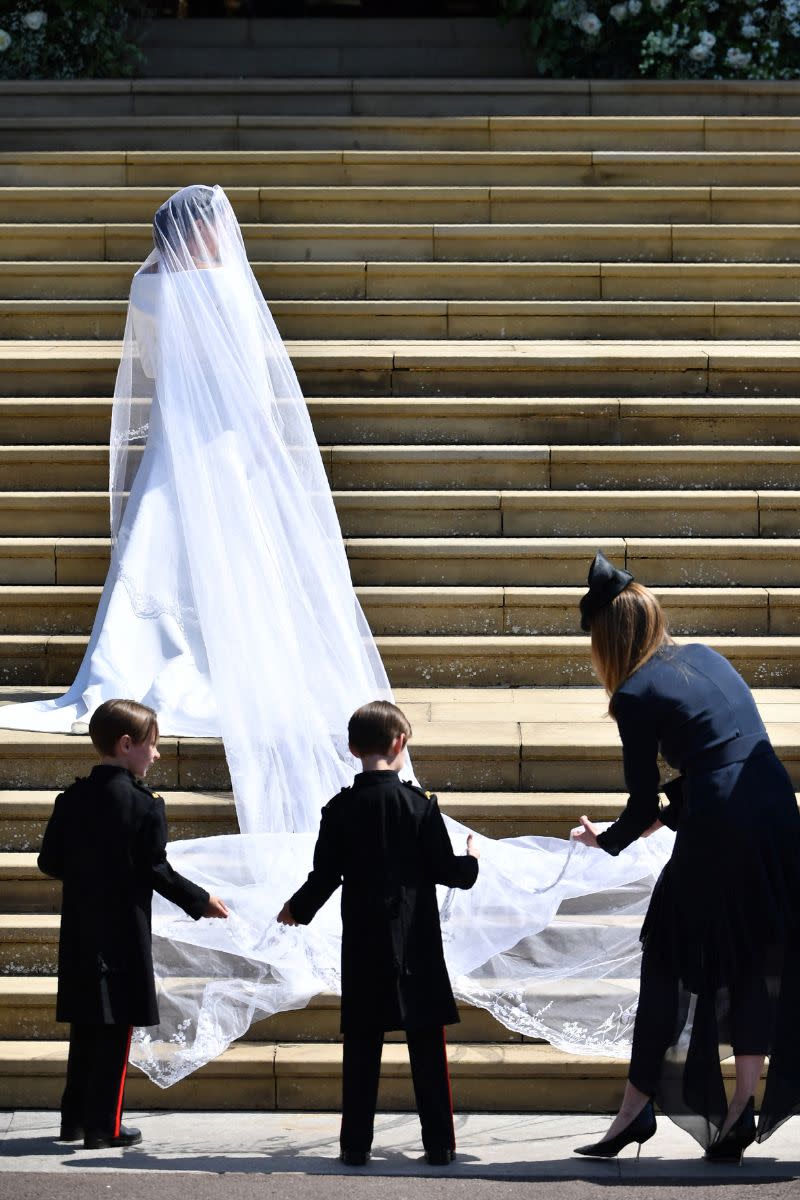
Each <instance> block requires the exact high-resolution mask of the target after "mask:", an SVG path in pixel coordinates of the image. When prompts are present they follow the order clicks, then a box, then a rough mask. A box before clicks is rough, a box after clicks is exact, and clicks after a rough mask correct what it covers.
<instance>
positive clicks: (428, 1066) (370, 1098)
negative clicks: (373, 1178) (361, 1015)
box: [339, 1025, 456, 1152]
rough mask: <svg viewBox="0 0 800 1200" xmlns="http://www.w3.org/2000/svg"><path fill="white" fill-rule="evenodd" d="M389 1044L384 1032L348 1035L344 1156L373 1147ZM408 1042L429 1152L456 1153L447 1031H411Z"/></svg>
mask: <svg viewBox="0 0 800 1200" xmlns="http://www.w3.org/2000/svg"><path fill="white" fill-rule="evenodd" d="M383 1038H384V1033H383V1030H382V1029H363V1030H361V1029H360V1030H358V1031H353V1032H349V1033H345V1035H344V1047H343V1063H342V1130H341V1134H340V1138H339V1141H340V1143H341V1147H342V1149H343V1150H352V1151H356V1152H366V1151H368V1150H369V1149H370V1147H371V1146H372V1133H373V1126H374V1122H375V1108H376V1105H377V1103H378V1080H379V1078H380V1073H381V1052H382V1050H383ZM406 1041H407V1042H408V1056H409V1058H410V1060H411V1078H412V1080H413V1083H414V1096H415V1098H416V1102H417V1112H418V1113H419V1119H420V1124H421V1125H422V1144H423V1146H424V1147H425V1149H426V1150H433V1151H435V1150H455V1148H456V1138H455V1131H454V1129H453V1099H452V1093H451V1091H450V1072H449V1070H448V1067H447V1042H446V1040H445V1033H444V1029H443V1027H442V1026H441V1025H435V1026H427V1027H425V1028H422V1029H409V1030H407V1031H406Z"/></svg>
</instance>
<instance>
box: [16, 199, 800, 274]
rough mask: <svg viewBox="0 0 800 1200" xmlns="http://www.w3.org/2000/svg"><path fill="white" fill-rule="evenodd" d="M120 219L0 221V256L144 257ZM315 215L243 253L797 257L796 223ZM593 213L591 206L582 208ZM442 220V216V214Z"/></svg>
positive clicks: (245, 225) (680, 259)
mask: <svg viewBox="0 0 800 1200" xmlns="http://www.w3.org/2000/svg"><path fill="white" fill-rule="evenodd" d="M151 215H152V214H151V213H147V214H146V219H143V220H142V221H140V222H131V221H125V222H124V223H120V222H116V223H114V222H112V223H102V222H94V223H91V222H87V221H83V222H81V223H75V222H73V223H69V222H63V221H61V222H53V221H46V220H38V221H35V222H31V221H30V220H22V219H20V220H18V221H13V222H9V220H8V218H7V217H5V216H4V220H3V221H2V222H0V260H2V261H19V260H24V261H27V260H34V261H35V260H39V259H42V260H49V261H55V260H62V261H67V262H69V261H73V260H76V261H87V260H96V261H103V260H106V261H110V262H128V261H129V260H131V259H135V260H137V262H141V261H142V260H143V259H144V258H146V257H147V255H148V254H149V253H150V250H151V249H152V245H153V234H152V227H151V224H150V220H149V217H150V216H151ZM375 215H376V214H375V212H374V208H373V211H371V212H370V214H369V216H370V218H371V220H370V222H369V223H365V222H358V221H354V219H353V216H352V214H350V216H349V219H348V220H347V221H346V222H341V221H340V222H336V223H333V224H332V223H330V222H321V221H320V220H319V217H320V212H319V211H315V212H313V213H312V214H311V217H312V218H316V220H314V219H312V220H310V221H309V222H307V223H304V222H297V221H291V222H281V223H270V222H266V221H262V222H259V223H258V224H255V223H253V222H250V221H243V222H242V234H243V237H244V241H245V246H246V249H247V252H248V254H249V256H250V258H251V259H252V260H253V261H255V262H259V261H263V260H265V259H271V260H276V261H289V262H297V261H302V260H307V261H314V262H321V263H331V262H341V261H345V262H351V261H354V260H361V259H364V258H370V259H374V260H376V261H381V262H402V263H408V262H429V261H437V262H448V261H455V262H462V261H467V262H469V261H471V262H497V261H498V260H500V261H508V262H514V261H520V262H580V263H582V262H589V263H594V262H595V261H605V262H618V263H620V264H623V265H626V264H629V263H634V262H653V263H660V264H664V265H667V264H669V263H672V262H675V263H689V264H691V263H700V264H704V263H720V264H723V265H724V264H725V263H732V264H740V263H741V264H744V265H749V264H753V263H761V262H764V263H773V264H777V265H781V264H784V263H787V262H789V263H791V262H796V261H797V260H798V259H800V225H798V224H787V223H784V224H772V223H770V224H765V223H763V222H761V223H756V224H742V223H738V224H735V223H730V224H725V225H720V224H708V223H692V224H673V223H672V222H671V221H667V222H661V223H658V222H655V223H654V222H653V221H650V222H649V223H647V224H644V223H641V222H639V223H635V224H633V223H631V222H630V215H631V214H630V213H628V214H627V220H625V221H623V220H622V219H619V218H618V219H617V220H615V221H614V222H608V221H597V220H595V222H594V223H591V224H587V223H581V222H580V221H577V220H571V221H565V220H564V217H563V214H562V213H560V212H558V213H557V214H556V216H557V217H558V218H559V220H558V222H557V223H556V222H553V221H552V220H551V221H547V222H545V223H538V224H537V223H532V222H530V221H528V222H526V223H524V224H523V223H519V222H518V221H517V222H514V223H510V222H497V221H495V222H494V223H491V224H487V223H480V222H478V223H475V222H471V223H466V222H464V221H462V222H460V223H458V224H453V223H452V219H451V220H450V221H449V222H448V223H447V224H445V223H440V222H436V223H434V221H433V220H427V221H415V222H414V223H409V221H408V220H405V221H403V222H402V223H398V222H395V223H386V222H383V223H382V224H377V223H375ZM594 216H596V214H594V213H590V214H588V217H587V219H588V218H589V217H594ZM445 220H447V215H446V214H445Z"/></svg>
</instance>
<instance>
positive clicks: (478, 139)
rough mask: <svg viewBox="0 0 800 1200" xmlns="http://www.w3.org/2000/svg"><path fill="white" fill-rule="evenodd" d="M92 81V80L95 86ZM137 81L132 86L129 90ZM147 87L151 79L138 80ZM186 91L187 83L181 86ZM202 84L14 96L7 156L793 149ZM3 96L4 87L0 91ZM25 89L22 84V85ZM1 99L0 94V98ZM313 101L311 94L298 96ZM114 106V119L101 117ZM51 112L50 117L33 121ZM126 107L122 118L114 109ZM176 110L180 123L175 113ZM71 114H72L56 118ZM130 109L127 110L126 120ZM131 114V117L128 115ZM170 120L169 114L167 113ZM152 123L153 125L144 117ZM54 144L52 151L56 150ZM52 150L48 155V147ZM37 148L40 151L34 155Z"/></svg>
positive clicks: (764, 129) (796, 124) (776, 126)
mask: <svg viewBox="0 0 800 1200" xmlns="http://www.w3.org/2000/svg"><path fill="white" fill-rule="evenodd" d="M95 82H98V81H95ZM140 82H145V81H139V80H134V81H133V83H134V87H135V86H136V85H137V84H138V83H140ZM147 82H150V81H147ZM184 82H185V83H188V82H190V81H184ZM220 82H222V83H223V84H224V82H225V81H217V80H213V81H208V85H209V86H208V90H207V91H205V92H201V91H198V90H197V89H196V88H193V87H191V86H189V87H186V88H185V90H183V91H177V90H173V91H172V92H170V93H161V94H158V93H156V92H149V93H148V92H138V93H137V92H134V93H131V94H129V95H127V96H123V94H122V93H116V94H106V95H105V96H103V95H102V94H99V93H94V94H92V93H85V94H84V97H83V99H84V104H85V105H88V106H89V107H90V108H91V107H93V108H94V110H95V111H94V113H92V114H91V115H90V114H89V113H88V112H87V113H86V114H85V115H84V116H79V115H74V109H75V107H76V101H77V100H78V99H79V97H78V96H77V95H76V94H73V95H72V96H69V97H66V96H65V95H64V94H63V93H62V94H60V95H58V94H56V93H50V94H48V93H47V92H45V91H44V90H42V91H40V92H39V94H38V95H35V94H32V93H30V92H29V93H28V97H27V103H25V101H23V98H22V97H21V96H20V94H19V93H17V94H16V95H15V96H14V101H15V103H16V105H17V106H20V111H21V106H22V105H23V104H25V108H26V111H27V112H29V113H30V115H24V116H23V115H20V116H19V117H17V118H16V119H15V118H12V117H3V118H0V145H2V146H3V147H4V148H5V150H6V152H7V153H12V152H16V153H19V152H26V153H31V152H38V153H50V154H61V155H65V154H70V155H73V154H75V153H77V152H80V151H84V152H91V153H99V152H101V151H102V148H103V147H108V150H107V151H106V153H116V154H120V153H125V152H126V150H152V151H155V152H158V151H159V150H162V149H163V150H168V151H169V150H171V151H173V152H174V150H175V145H176V142H180V145H181V146H182V147H183V150H184V151H186V150H189V149H205V150H208V151H214V150H223V149H224V150H228V151H230V150H241V151H247V150H250V151H253V150H260V151H265V150H384V151H385V150H421V149H443V150H473V151H475V150H528V151H530V150H601V149H602V150H627V151H630V150H644V151H650V150H652V148H653V146H654V145H658V146H659V147H661V149H662V151H666V150H680V151H703V150H705V151H711V152H717V151H734V150H740V151H741V150H744V151H751V150H754V149H755V150H760V151H762V152H764V151H797V150H798V149H800V118H798V117H796V116H795V117H791V116H786V117H774V116H773V117H705V118H704V117H700V116H676V117H670V116H667V117H659V116H637V115H631V116H621V117H619V116H618V117H591V116H571V117H570V119H569V120H568V121H565V120H564V119H563V117H555V116H522V115H518V116H486V115H484V116H478V115H473V116H450V117H448V116H439V117H424V116H344V115H342V116H339V115H333V116H332V115H329V114H325V115H318V116H303V115H286V114H284V115H272V116H266V115H263V114H261V115H259V113H258V112H257V111H256V110H257V109H258V106H259V105H260V104H261V105H263V100H262V97H263V95H264V93H263V91H261V90H260V89H259V87H258V84H259V83H261V82H263V81H252V82H253V83H254V85H255V86H254V87H252V88H245V87H243V85H242V82H241V81H231V87H230V88H229V90H227V91H222V90H220V89H219V87H218V86H216V85H218V84H219V83H220ZM3 86H4V87H5V88H7V86H8V85H7V84H5V85H3ZM28 86H29V87H30V85H28ZM3 94H4V92H0V96H2V95H3ZM311 95H312V90H309V91H308V92H306V93H305V96H304V98H308V97H310V96H311ZM115 105H116V106H117V107H118V108H119V109H120V111H119V113H118V115H110V114H111V112H112V111H113V107H114V106H115ZM48 106H49V107H50V109H51V111H52V115H51V116H49V117H46V116H42V115H38V116H37V115H35V110H36V109H38V111H39V112H40V114H41V112H42V111H43V110H44V109H45V108H47V107H48ZM123 106H127V111H125V112H123V111H122V107H123ZM181 108H183V110H184V112H183V115H176V114H177V113H178V112H179V110H180V109H181ZM71 110H72V111H73V115H69V116H65V115H64V113H65V112H68V111H71ZM131 110H132V112H131ZM137 114H138V115H137ZM170 114H171V115H170ZM154 115H157V117H158V120H156V121H154V120H153V119H152V117H153V116H154ZM56 144H57V145H58V147H59V149H56V148H55V147H56ZM50 147H53V149H48V148H50ZM40 148H41V149H40Z"/></svg>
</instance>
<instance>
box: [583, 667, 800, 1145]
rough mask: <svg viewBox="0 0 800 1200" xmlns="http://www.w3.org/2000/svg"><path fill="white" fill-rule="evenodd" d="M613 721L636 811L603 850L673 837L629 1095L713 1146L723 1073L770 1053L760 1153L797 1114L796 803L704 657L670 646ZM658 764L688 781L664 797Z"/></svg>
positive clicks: (734, 696) (744, 693) (649, 941)
mask: <svg viewBox="0 0 800 1200" xmlns="http://www.w3.org/2000/svg"><path fill="white" fill-rule="evenodd" d="M613 709H614V713H615V716H616V718H617V722H618V726H619V732H620V737H621V739H622V746H623V755H624V764H625V782H626V786H627V788H628V791H629V792H630V797H629V799H628V803H627V805H626V807H625V810H624V812H623V813H622V814H621V816H620V817H619V819H618V820H617V821H615V822H614V824H613V825H611V826H610V827H609V828H608V829H606V830H605V831H604V832H603V833H602V834H600V835H599V837H598V842H599V844H600V846H601V847H602V848H603V849H604V850H606V851H607V852H608V853H609V854H619V853H620V851H622V850H624V849H625V847H626V846H628V845H630V843H631V842H632V841H634V840H635V839H636V838H637V837H639V836H640V835H641V834H642V833H643V832H644V831H645V830H646V829H648V828H649V827H650V826H651V825H652V824H653V822H654V821H655V820H656V819H657V818H658V819H660V820H662V821H663V822H664V823H665V824H667V825H669V826H670V827H671V828H673V829H675V831H676V838H675V847H674V849H673V852H672V857H671V858H670V861H669V862H668V863H667V865H666V867H665V868H664V870H663V872H662V874H661V877H660V879H659V881H658V883H657V884H656V887H655V890H654V892H653V896H652V899H651V902H650V906H649V908H648V912H647V916H646V918H645V921H644V925H643V927H642V946H643V958H642V983H641V992H640V998H639V1008H638V1012H637V1016H636V1025H635V1030H634V1038H633V1051H632V1055H631V1067H630V1079H631V1082H632V1083H633V1084H634V1085H635V1086H636V1087H638V1088H640V1089H641V1090H642V1091H644V1092H647V1093H648V1094H650V1095H655V1096H656V1098H657V1100H658V1103H659V1105H660V1107H661V1108H662V1110H663V1111H664V1112H665V1113H667V1114H668V1115H669V1116H670V1117H672V1118H673V1119H674V1120H675V1121H677V1123H678V1124H680V1125H682V1126H683V1127H684V1128H685V1129H686V1130H687V1131H688V1132H689V1133H691V1134H692V1135H693V1136H694V1137H695V1138H696V1139H697V1140H698V1141H699V1142H700V1143H701V1144H702V1145H704V1146H707V1145H708V1144H709V1143H710V1141H711V1140H713V1137H714V1136H715V1134H716V1131H717V1130H718V1129H719V1127H720V1125H721V1124H722V1122H723V1120H724V1117H725V1113H726V1108H727V1105H726V1100H725V1092H724V1089H723V1085H722V1071H721V1068H720V1060H721V1059H722V1058H726V1057H728V1056H730V1054H731V1053H732V1052H735V1053H738V1054H764V1053H767V1054H770V1066H769V1072H768V1075H767V1082H766V1088H765V1092H764V1098H763V1100H762V1103H761V1115H760V1120H759V1126H758V1140H759V1141H764V1140H765V1139H766V1138H767V1137H768V1136H769V1135H770V1134H771V1133H772V1132H773V1131H774V1130H775V1129H776V1128H777V1127H778V1126H779V1125H780V1124H781V1123H782V1122H783V1121H785V1120H786V1118H787V1117H789V1116H791V1115H792V1114H793V1113H795V1112H798V1111H800V1046H799V1045H798V1037H797V1033H796V1028H795V1026H796V1023H797V1021H798V1020H800V955H799V953H798V950H799V948H800V939H798V926H799V924H800V815H799V814H798V808H797V803H796V800H795V794H794V788H793V786H792V783H791V781H790V779H789V776H788V774H787V772H786V770H785V768H784V767H783V765H782V764H781V762H780V760H779V759H778V758H777V756H776V755H775V752H774V750H773V749H772V746H771V744H770V741H769V737H768V735H767V732H766V730H765V728H764V723H763V721H762V720H761V717H760V715H759V712H758V709H757V708H756V705H755V701H754V700H753V696H752V694H751V692H750V689H749V687H748V686H747V684H746V683H745V682H744V680H743V679H742V677H741V676H740V675H739V674H738V672H737V671H735V670H734V668H733V667H732V666H731V664H730V663H729V662H728V661H727V659H725V658H723V657H722V656H721V655H719V654H717V653H716V652H715V651H714V650H711V649H709V648H708V647H707V646H702V645H688V646H673V645H667V646H665V647H664V648H663V649H662V650H660V651H659V652H658V653H657V654H656V655H655V656H654V657H653V658H651V659H650V660H649V661H648V662H647V663H645V665H644V666H643V667H640V668H639V670H638V671H636V672H635V673H634V674H633V675H632V676H631V677H630V678H629V679H628V680H626V682H625V683H624V684H623V685H622V686H621V687H620V688H619V690H618V691H617V692H616V694H615V695H614V698H613ZM659 753H660V754H661V755H662V756H663V758H664V759H665V760H666V761H667V763H668V764H669V765H670V766H671V767H673V768H676V769H678V770H679V771H680V772H681V774H680V776H679V777H678V778H677V779H675V780H673V781H672V782H671V783H669V784H667V785H666V787H664V788H662V786H661V784H660V778H659V767H658V761H657V759H658V755H659ZM660 790H663V791H665V792H666V794H667V796H668V798H669V801H670V802H669V804H668V805H666V806H665V807H662V808H659V791H660Z"/></svg>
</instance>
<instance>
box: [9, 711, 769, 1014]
mask: <svg viewBox="0 0 800 1200" xmlns="http://www.w3.org/2000/svg"><path fill="white" fill-rule="evenodd" d="M765 694H766V695H767V697H768V696H769V693H768V692H767V693H765ZM506 708H511V709H512V710H513V705H512V704H511V703H509V705H507V706H506ZM784 708H785V706H782V705H780V704H772V703H771V702H770V700H769V699H768V698H767V699H765V700H762V701H761V703H760V704H759V709H760V711H761V712H762V714H764V715H765V716H766V717H768V718H770V719H773V717H775V718H777V717H780V715H781V713H782V711H783V710H784ZM578 711H580V710H578ZM163 795H164V799H165V801H166V805H167V816H168V818H169V836H170V840H171V841H178V840H181V839H183V838H200V837H213V836H216V835H219V834H229V833H236V832H238V824H237V821H236V813H235V809H234V804H233V796H232V794H231V793H230V792H223V791H220V792H213V793H198V792H164V793H163ZM54 796H55V793H54V792H53V791H41V790H40V791H36V790H27V791H26V790H22V791H5V792H0V851H3V852H6V853H8V854H9V855H12V854H20V853H22V852H27V853H28V854H35V853H38V851H39V847H40V845H41V839H42V834H43V833H44V828H45V825H46V824H47V821H48V819H49V817H50V814H51V812H52V811H53V800H54ZM623 799H624V797H623V796H621V795H620V793H618V792H598V793H594V794H589V795H586V794H583V793H572V792H440V793H439V806H440V808H441V809H442V811H443V812H445V813H447V814H448V815H449V816H451V817H453V818H454V819H455V820H457V821H461V822H462V823H463V824H464V825H467V826H468V827H469V828H470V829H474V830H476V831H477V832H478V833H480V834H484V835H485V836H487V837H491V838H512V837H526V836H530V835H533V836H535V837H560V838H564V837H568V836H569V831H570V830H571V829H572V828H573V827H574V826H576V825H577V824H578V822H579V820H580V817H581V815H582V814H583V813H586V812H590V813H591V814H592V817H593V818H594V819H595V820H597V821H613V820H614V819H615V818H616V817H617V816H618V814H619V812H620V810H621V806H622V803H623ZM9 863H10V860H9ZM10 865H11V866H12V867H13V863H10ZM55 920H56V922H57V918H56V919H55ZM4 922H5V923H4ZM43 931H44V926H41V927H40V926H38V925H37V927H36V930H35V931H34V933H35V936H34V935H32V934H31V931H30V930H29V928H28V924H27V921H21V922H20V921H17V922H16V923H15V922H14V920H13V919H12V918H11V917H9V916H5V917H3V916H0V976H3V975H9V974H14V973H22V974H25V973H28V972H29V971H33V972H35V973H41V970H42V969H44V967H43V965H42V963H38V965H37V960H35V959H34V958H32V957H31V958H30V963H29V965H26V967H25V970H24V971H22V972H20V970H19V969H17V970H16V971H13V970H12V966H13V964H14V963H17V968H19V963H20V961H21V956H22V957H25V956H26V955H28V951H27V950H26V951H24V953H23V951H22V950H21V949H20V946H23V945H28V944H32V941H31V939H33V941H35V942H37V944H38V943H41V942H42V938H43V937H44V932H43ZM51 934H52V936H51V937H50V944H51V949H52V946H53V945H54V943H55V942H56V940H57V936H58V927H57V923H56V924H54V925H53V928H52V931H51ZM31 953H32V952H31ZM25 961H26V963H28V958H26V959H25ZM47 964H51V965H47ZM47 964H45V965H47V969H48V970H51V969H52V971H53V972H54V971H55V970H56V966H55V958H54V957H52V958H48V960H47ZM3 1036H6V1035H4V1034H3V1033H2V1031H0V1037H3Z"/></svg>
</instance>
